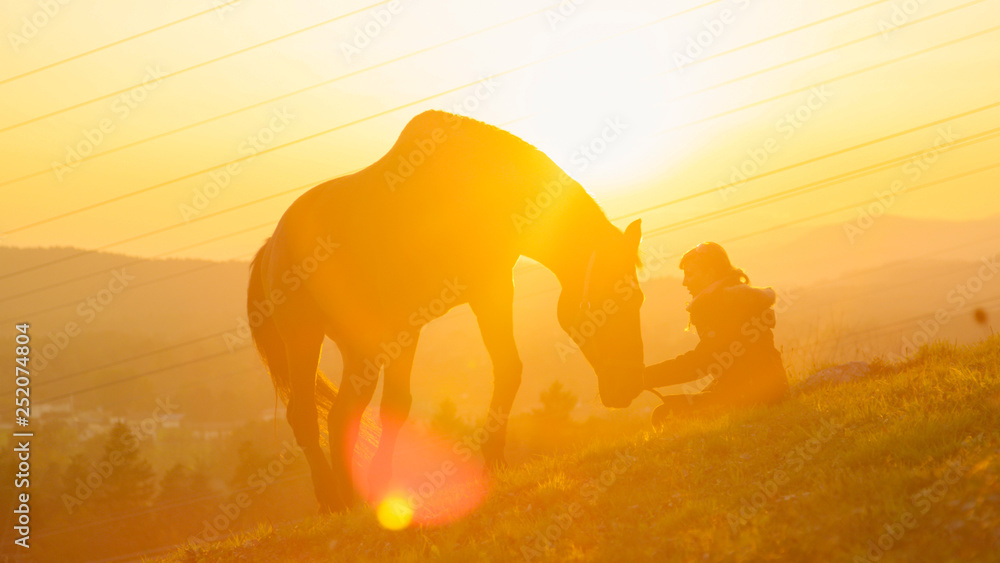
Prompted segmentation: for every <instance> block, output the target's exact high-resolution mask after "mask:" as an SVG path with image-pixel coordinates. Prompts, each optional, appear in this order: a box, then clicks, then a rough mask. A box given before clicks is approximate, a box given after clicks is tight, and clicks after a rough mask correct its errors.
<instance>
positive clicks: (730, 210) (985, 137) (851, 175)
mask: <svg viewBox="0 0 1000 563" xmlns="http://www.w3.org/2000/svg"><path fill="white" fill-rule="evenodd" d="M998 136H1000V127H996V128H994V129H990V130H989V131H986V132H983V133H979V134H977V135H974V136H971V137H967V138H966V139H963V141H958V142H955V143H953V144H951V145H948V146H947V147H941V148H938V149H924V150H920V151H916V152H913V153H910V154H906V155H903V156H900V157H896V158H893V159H890V160H888V161H883V162H880V163H877V164H874V165H869V166H864V167H862V168H858V169H855V170H852V171H850V172H845V173H841V174H837V175H834V176H831V177H829V178H825V179H823V180H819V181H817V182H812V183H809V184H805V185H802V186H799V187H796V188H792V189H790V190H785V191H783V192H777V193H774V194H770V195H767V196H764V197H761V198H758V199H755V200H751V201H748V202H745V203H741V204H738V205H734V206H732V207H727V208H724V209H720V210H718V211H711V212H709V213H705V214H702V215H699V216H696V217H692V218H689V219H684V220H682V221H677V222H675V223H672V224H669V225H665V226H662V227H658V228H656V229H653V230H652V231H650V232H649V233H648V234H650V235H652V234H659V233H666V232H670V231H674V230H677V229H679V228H684V227H689V226H692V225H697V224H701V223H704V222H705V221H710V220H713V219H718V218H721V217H726V216H729V215H733V214H734V213H739V212H742V211H746V210H749V209H755V208H757V207H760V206H762V205H767V204H770V203H774V202H776V201H781V200H783V199H787V198H789V197H794V196H797V195H801V194H803V193H809V192H812V191H817V190H820V189H823V188H827V187H830V186H833V185H836V184H839V183H841V182H845V181H850V180H856V179H857V178H861V177H864V176H868V175H871V174H875V173H878V172H884V171H886V170H889V169H891V168H893V167H895V166H896V165H897V164H899V163H901V162H905V161H907V160H910V159H912V158H914V157H915V156H919V155H921V154H925V153H927V152H928V150H935V151H936V152H937V153H938V154H940V153H943V152H947V151H950V150H957V149H961V148H966V147H968V146H970V145H974V144H977V143H982V142H986V141H991V140H993V139H996V138H997V137H998ZM956 177H957V176H956ZM907 191H908V190H907Z"/></svg>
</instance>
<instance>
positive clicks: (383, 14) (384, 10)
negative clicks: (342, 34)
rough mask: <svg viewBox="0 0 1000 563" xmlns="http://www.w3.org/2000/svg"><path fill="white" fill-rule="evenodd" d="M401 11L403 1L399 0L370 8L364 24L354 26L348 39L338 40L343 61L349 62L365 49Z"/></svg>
mask: <svg viewBox="0 0 1000 563" xmlns="http://www.w3.org/2000/svg"><path fill="white" fill-rule="evenodd" d="M402 11H403V3H402V2H401V1H400V0H393V1H392V2H389V3H388V4H386V5H385V6H379V7H378V8H375V9H374V10H372V12H371V15H370V16H369V19H368V21H367V22H365V24H364V25H359V26H355V27H354V35H352V36H351V39H350V41H341V42H340V53H341V54H342V55H344V62H346V63H347V64H351V63H352V62H353V61H354V59H355V58H357V57H358V56H360V55H361V52H362V51H364V50H365V49H367V48H368V47H369V46H370V45H371V44H372V41H374V40H375V39H376V38H377V37H379V36H380V35H382V33H383V32H385V30H386V28H388V27H389V24H391V23H392V20H393V19H395V18H396V16H398V15H399V14H400V13H401V12H402Z"/></svg>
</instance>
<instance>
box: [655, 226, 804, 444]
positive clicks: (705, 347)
mask: <svg viewBox="0 0 1000 563" xmlns="http://www.w3.org/2000/svg"><path fill="white" fill-rule="evenodd" d="M680 267H681V269H682V270H684V287H686V288H687V290H688V292H690V293H691V297H692V300H691V304H690V305H689V306H688V308H687V310H688V312H689V313H690V314H691V324H692V325H694V327H695V329H697V331H698V338H699V339H700V341H699V342H698V346H697V347H696V348H695V349H694V350H692V351H690V352H688V353H686V354H683V355H681V356H678V357H676V358H674V359H672V360H667V361H665V362H662V363H659V364H655V365H652V366H648V367H646V371H645V374H644V379H645V386H646V388H647V389H652V388H655V387H663V386H666V385H677V384H688V385H686V386H685V387H686V388H685V390H684V392H685V393H686V394H684V395H673V396H668V397H666V398H665V399H664V402H665V404H664V405H663V406H661V407H658V408H657V409H656V411H654V413H653V423H654V424H656V425H659V424H660V423H662V422H663V420H664V419H665V418H666V417H667V416H669V414H670V413H671V412H674V413H678V414H682V413H688V412H692V411H696V410H701V409H703V408H705V407H711V406H721V407H739V406H746V405H753V404H763V403H773V402H777V401H779V400H781V399H782V398H783V397H784V396H785V394H786V393H787V391H788V378H787V376H786V375H785V368H784V366H783V365H782V363H781V354H780V353H779V352H778V350H777V349H775V347H774V334H773V333H772V332H771V329H773V328H774V324H775V315H774V309H773V308H772V307H773V306H774V302H775V293H774V290H773V289H771V288H756V287H751V286H750V285H749V283H750V279H749V278H748V277H747V275H746V274H745V273H743V270H740V269H738V268H734V267H733V265H732V263H731V262H730V261H729V255H728V254H726V251H725V250H724V249H723V248H722V247H721V246H719V245H718V244H716V243H714V242H706V243H704V244H699V245H698V246H696V247H695V248H694V249H692V250H690V251H689V252H688V253H687V254H685V255H684V257H683V258H681V263H680ZM703 378H708V379H703Z"/></svg>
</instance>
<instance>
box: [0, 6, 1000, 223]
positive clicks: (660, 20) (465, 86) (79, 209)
mask: <svg viewBox="0 0 1000 563" xmlns="http://www.w3.org/2000/svg"><path fill="white" fill-rule="evenodd" d="M715 1H718V0H715ZM713 3H714V2H713ZM675 15H676V14H672V15H669V16H666V17H664V18H659V19H657V20H653V21H650V22H647V23H645V24H641V25H639V26H635V27H633V28H630V29H628V30H625V31H621V32H618V33H615V34H612V35H610V36H607V37H604V38H602V39H598V40H596V41H593V42H590V43H585V44H583V45H581V46H578V47H575V48H573V49H569V50H567V51H564V52H562V53H557V54H555V55H550V56H548V57H543V58H541V59H538V60H535V61H531V62H529V63H526V64H523V65H519V66H517V67H514V68H511V69H508V70H505V71H502V72H500V73H497V74H494V75H493V77H496V76H502V75H505V74H510V73H513V72H518V71H520V70H523V69H525V68H528V67H531V66H534V65H536V64H540V63H543V62H547V61H550V60H553V59H556V58H560V57H563V56H566V55H568V54H571V53H574V52H576V51H580V50H583V49H586V48H589V47H592V46H594V45H597V44H600V43H603V42H605V41H609V40H611V39H615V38H617V37H620V36H623V35H627V34H630V33H634V32H636V31H638V30H640V29H643V28H645V27H649V26H651V25H655V24H657V23H661V22H662V21H665V20H667V19H670V18H672V17H675ZM996 29H1000V26H995V27H994V28H990V29H988V30H986V31H981V32H978V33H975V34H971V35H968V36H965V37H963V38H960V39H957V40H953V41H949V42H946V43H942V44H940V45H936V46H934V47H931V48H928V49H924V50H921V51H917V52H915V53H910V54H908V55H904V56H902V57H898V58H896V59H893V60H890V61H886V62H883V63H880V64H879V65H875V66H873V67H868V68H865V69H862V70H860V71H856V72H854V73H849V74H848V75H842V76H840V77H836V78H834V79H831V80H829V81H827V82H830V81H836V80H840V79H842V78H845V77H847V76H849V75H854V74H859V73H861V72H867V71H869V70H872V69H874V68H878V67H881V66H886V65H888V64H892V63H894V62H898V61H900V60H904V59H906V58H912V57H914V56H916V55H919V54H923V53H926V52H929V51H932V50H935V49H940V48H943V47H946V46H949V45H952V44H955V43H958V42H960V41H964V40H968V39H971V38H973V37H977V36H979V35H983V34H985V33H988V32H991V31H994V30H996ZM479 82H480V81H475V82H469V83H466V84H463V85H461V86H458V87H455V88H452V89H449V90H446V91H444V92H439V93H437V94H433V95H431V96H428V97H425V98H422V99H419V100H416V101H413V102H409V103H407V104H403V105H401V106H397V107H395V108H391V109H389V110H385V111H382V112H379V113H376V114H373V115H370V116H367V117H365V118H362V119H359V120H355V121H352V122H349V123H346V124H343V125H339V126H337V127H333V128H331V129H327V130H324V131H320V132H318V133H314V134H311V135H308V136H306V137H302V138H300V139H296V140H294V141H289V142H287V143H283V144H279V145H276V146H274V147H269V148H267V149H263V150H261V151H259V152H257V153H256V154H255V155H251V156H247V157H241V158H237V159H234V160H230V161H228V162H225V163H222V164H219V165H216V166H212V167H209V168H205V169H203V170H199V171H197V172H194V173H191V174H187V175H184V176H181V177H178V178H174V179H172V180H168V181H165V182H161V183H159V184H155V185H153V186H149V187H147V188H143V189H141V190H138V191H134V192H130V193H127V194H123V195H121V196H118V197H115V198H111V199H108V200H105V201H102V202H98V203H95V204H91V205H88V206H84V207H81V208H78V209H76V210H73V211H70V212H66V213H63V214H60V215H56V216H53V217H49V218H47V219H43V220H40V221H36V222H34V223H30V224H27V225H22V226H20V227H17V228H14V229H12V230H8V231H7V233H9V234H13V233H16V232H20V231H23V230H26V229H30V228H33V227H37V226H40V225H43V224H46V223H49V222H51V221H55V220H58V219H62V218H65V217H68V216H72V215H75V214H77V213H81V212H84V211H89V210H91V209H95V208H97V207H101V206H103V205H107V204H109V203H114V202H117V201H121V200H123V199H126V198H128V197H132V196H134V195H138V194H141V193H145V192H148V191H151V190H154V189H157V188H159V187H162V186H165V185H168V184H172V183H175V182H179V181H182V180H185V179H188V178H191V177H193V176H197V175H200V174H203V173H205V172H209V171H211V170H214V169H217V168H221V167H224V166H228V165H230V164H235V163H238V162H241V161H243V160H246V159H248V158H252V157H256V156H259V155H261V154H264V153H268V152H271V151H274V150H278V149H281V148H286V147H289V146H291V145H295V144H298V143H301V142H303V141H306V140H310V139H313V138H316V137H319V136H322V135H325V134H329V133H332V132H334V131H337V130H340V129H344V128H346V127H350V126H352V125H356V124H359V123H362V122H364V121H368V120H370V119H374V118H377V117H381V116H383V115H386V114H388V113H392V112H394V111H398V110H400V109H404V108H407V107H411V106H414V105H417V104H420V103H423V102H426V101H429V100H431V99H433V98H437V97H440V96H443V95H446V94H450V93H453V92H456V91H459V90H462V89H464V88H468V87H471V86H474V85H476V84H478V83H479ZM821 84H822V83H821ZM805 89H806V90H807V89H809V87H807V88H805ZM800 91H803V89H796V90H793V91H791V92H788V93H786V94H782V95H780V96H777V97H776V98H778V97H782V96H785V95H790V94H792V93H796V92H800ZM776 98H771V99H768V100H763V101H759V102H755V103H754V104H751V105H756V104H759V103H765V102H767V101H771V100H772V99H776ZM745 107H751V106H745ZM740 109H745V108H740ZM732 111H738V110H730V111H728V112H723V113H722V114H718V115H716V116H715V117H719V116H721V115H725V114H727V113H732ZM693 123H694V122H692V123H689V124H687V125H691V124H693ZM687 125H685V126H687Z"/></svg>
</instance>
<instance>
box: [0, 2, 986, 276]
mask: <svg viewBox="0 0 1000 563" xmlns="http://www.w3.org/2000/svg"><path fill="white" fill-rule="evenodd" d="M47 2H48V3H47ZM47 2H46V1H43V2H36V1H34V0H32V1H25V0H17V1H11V2H4V3H3V6H2V8H0V10H2V12H3V16H2V19H0V21H2V22H3V32H4V47H3V48H0V61H2V64H0V69H2V71H0V101H2V107H3V109H4V111H3V115H2V118H0V154H2V155H3V156H2V159H3V160H2V164H3V165H2V166H0V190H2V193H3V195H4V201H5V202H6V203H7V205H4V206H2V207H0V231H3V234H4V238H3V239H2V240H0V242H2V243H3V244H5V245H9V246H40V245H41V246H48V245H62V246H69V245H71V246H77V247H81V248H88V249H98V248H103V249H107V250H111V251H117V252H125V253H132V254H140V255H151V256H152V255H166V256H198V257H207V258H213V259H232V258H244V257H246V255H247V254H249V253H251V252H253V251H254V250H255V249H256V248H257V247H259V245H260V243H261V241H262V240H263V239H264V238H265V237H266V236H268V235H269V234H270V231H271V227H269V226H267V225H268V224H270V223H273V222H274V221H276V220H277V219H278V218H279V217H280V215H281V213H282V212H283V211H284V209H285V208H286V207H287V206H288V204H289V203H290V202H291V201H292V200H293V199H294V198H295V197H296V196H297V195H298V194H299V193H301V192H302V191H304V189H306V188H307V187H309V186H311V185H314V184H316V183H318V182H320V181H322V180H324V179H327V178H330V177H335V176H338V175H340V174H344V173H347V172H351V171H353V170H356V169H359V168H362V167H364V166H366V165H367V164H369V163H371V162H372V161H374V160H375V159H376V158H378V157H379V156H381V154H383V153H384V152H385V151H386V150H387V149H388V148H389V146H390V145H391V144H392V142H393V141H394V140H395V138H396V135H397V134H398V132H399V131H400V129H401V128H402V127H403V125H404V124H405V123H406V121H408V120H409V119H410V118H411V117H412V116H413V115H415V114H416V113H419V112H420V111H423V110H425V109H430V108H438V109H446V110H455V109H456V108H461V109H460V111H461V112H462V113H465V114H467V115H470V116H472V117H475V118H477V119H481V120H484V121H487V122H489V123H493V124H496V125H499V126H501V127H504V128H506V129H508V130H510V131H512V132H514V133H515V134H517V135H519V136H521V137H522V138H524V139H525V140H527V141H529V142H531V143H533V144H535V145H536V146H538V147H539V148H541V149H542V150H544V151H545V152H546V153H547V154H549V156H551V157H552V158H553V159H554V160H555V161H556V162H558V163H559V164H560V165H562V166H563V167H564V168H565V169H566V170H567V172H569V173H570V174H571V175H572V176H574V177H575V178H577V179H578V180H580V181H581V183H583V184H584V186H585V187H587V189H588V190H589V191H590V192H591V193H592V194H593V195H594V196H595V197H596V198H597V199H598V200H599V201H600V202H601V203H602V204H603V205H604V206H605V209H606V210H607V211H608V214H609V216H611V217H612V218H613V219H615V220H616V223H617V224H618V225H619V226H622V227H623V226H624V225H625V224H626V223H627V221H628V220H629V219H630V218H631V216H630V215H629V214H632V213H635V212H636V211H638V210H642V209H646V208H650V207H654V206H656V205H659V204H663V203H668V202H671V201H673V200H676V199H678V198H681V197H683V196H686V195H689V194H696V193H700V192H710V193H707V194H706V195H703V196H701V197H697V198H693V199H691V200H688V201H685V202H681V203H676V204H673V205H667V206H664V207H661V208H658V209H655V210H651V211H648V212H645V213H643V214H642V215H641V216H642V217H643V219H644V229H645V231H646V232H647V233H650V232H654V230H655V229H657V228H664V227H669V226H671V225H672V224H673V223H676V222H679V221H684V220H688V219H691V218H693V217H698V216H701V215H703V214H706V213H712V212H717V211H721V210H724V209H726V208H732V207H734V206H740V205H743V206H746V205H747V204H748V203H750V202H753V201H754V200H757V199H759V198H763V197H767V196H771V195H777V194H781V193H782V192H785V191H788V190H791V189H794V188H797V187H800V186H807V185H809V184H812V183H815V182H817V181H820V180H824V179H826V178H829V177H832V176H836V175H839V174H844V173H846V172H850V171H852V170H856V169H861V168H864V167H868V166H875V165H879V164H881V163H884V162H886V161H890V160H891V159H895V158H897V157H901V156H904V155H907V154H910V153H919V152H921V151H930V150H934V147H935V146H938V147H939V149H938V150H934V152H931V153H928V154H925V155H924V156H923V157H922V158H921V162H909V161H907V160H900V161H898V162H895V163H891V162H890V163H889V164H887V165H886V166H885V167H883V168H882V169H880V170H876V171H875V173H873V174H869V175H865V176H862V177H859V178H857V179H852V180H850V181H845V182H840V183H837V184H832V185H829V186H827V187H822V188H817V189H812V190H809V191H806V192H805V193H803V194H801V195H797V196H795V197H787V198H785V199H780V200H777V201H773V202H769V203H766V204H762V205H758V206H756V207H753V208H750V209H744V208H738V207H737V208H735V211H736V212H735V213H734V214H733V215H731V216H728V217H726V218H724V219H720V220H714V221H708V222H704V223H702V224H697V225H694V226H689V227H686V228H683V229H678V230H673V231H671V232H670V236H669V237H662V236H661V237H660V239H659V240H667V239H669V242H670V246H671V247H673V246H676V247H677V248H678V249H681V248H683V247H686V246H687V245H688V244H689V243H691V242H697V241H698V240H701V239H703V238H714V239H725V238H726V237H731V236H736V235H739V234H743V233H747V232H751V231H754V230H758V229H760V228H762V227H763V226H767V225H771V224H780V223H784V222H788V221H793V220H795V219H800V218H805V217H809V216H812V215H816V214H819V213H822V212H825V211H828V210H835V209H838V208H844V207H849V206H852V205H859V204H861V203H867V202H868V201H869V200H872V199H874V198H875V195H876V193H877V192H880V191H884V190H887V189H890V188H891V186H893V185H894V184H893V183H894V182H901V184H899V183H897V184H895V185H896V186H897V187H900V188H901V191H900V193H899V194H898V195H897V197H896V198H895V199H894V200H893V203H892V205H891V208H890V212H891V213H893V214H899V215H905V216H913V217H922V218H939V219H950V220H959V221H961V220H970V219H978V218H984V217H988V216H992V215H995V214H998V213H1000V197H997V195H996V194H997V187H998V181H1000V169H998V168H990V169H987V170H985V171H983V172H978V173H974V174H967V175H965V176H962V177H959V178H956V179H954V180H950V181H946V182H940V180H944V179H947V178H949V177H951V176H955V175H958V174H963V173H968V172H971V171H974V170H976V169H979V168H983V167H986V166H990V165H992V164H997V163H998V162H1000V159H998V158H997V155H998V154H1000V140H996V139H995V138H994V137H990V136H989V135H990V134H991V130H992V129H994V128H998V127H1000V106H998V107H992V108H987V109H982V110H980V111H973V110H979V109H980V108H983V107H985V106H988V105H990V104H997V103H1000V30H998V29H997V26H998V25H1000V17H998V16H1000V0H976V1H966V2H955V1H949V2H942V1H935V0H925V1H922V2H921V1H918V0H907V1H900V0H893V1H888V2H870V1H841V0H838V1H835V2H822V3H820V2H816V3H804V2H791V1H787V0H785V1H780V2H767V3H765V2H760V1H759V0H724V1H718V2H696V1H685V2H681V3H678V2H669V3H668V2H654V1H645V2H640V1H628V0H622V1H611V0H586V1H582V0H580V1H577V2H574V1H573V0H565V1H563V2H561V3H558V4H555V3H546V2H541V1H528V0H512V1H508V2H502V3H501V2H492V3H489V4H486V3H480V2H468V1H464V2H463V1H458V0H453V1H433V0H423V1H421V0H414V1H412V2H409V1H405V0H398V1H395V2H382V3H379V4H378V5H377V6H374V7H371V8H369V9H365V8H366V7H369V6H372V5H373V4H374V2H359V1H351V2H319V1H304V2H281V3H278V2H263V1H259V0H241V1H238V2H235V3H233V4H232V5H229V6H223V7H217V8H215V9H213V2H209V1H207V0H201V1H176V2H169V3H163V2H156V3H153V2H136V3H125V2H111V1H105V0H94V1H92V2H88V3H76V2H66V3H65V5H63V4H62V3H60V2H59V0H47ZM221 3H222V2H221V0H218V1H216V2H214V4H221ZM46 9H48V11H47V12H46ZM199 12H205V13H204V14H202V15H198V16H195V17H191V18H189V19H187V20H185V21H181V22H180V23H176V24H174V25H167V24H170V23H171V22H175V21H177V20H182V19H183V18H187V17H188V16H192V15H193V14H198V13H199ZM345 14H350V15H347V16H346V17H339V18H338V16H343V15H345ZM329 20H333V21H329ZM324 22H329V23H324ZM156 28H160V29H156ZM800 28H801V29H800ZM149 30H154V31H151V32H149V33H144V32H147V31H149ZM139 34H141V35H139ZM136 35H138V37H135V38H132V39H129V38H131V37H133V36H136ZM285 36H287V37H285ZM123 39H127V40H125V41H121V40H123ZM116 42H118V43H116ZM109 44H112V45H111V46H109V47H107V48H102V47H104V46H106V45H109ZM91 51H93V52H91ZM62 61H65V62H62ZM50 65H51V66H50ZM37 69H41V70H37ZM36 70H37V71H36ZM165 75H166V77H164V76H165ZM340 77H343V78H342V79H339V80H338V78H340ZM143 83H145V85H144V86H143V85H142V84H143ZM970 112H971V113H970ZM963 113H964V114H966V115H964V116H963V117H958V118H954V119H950V120H949V118H953V117H954V116H957V115H960V114H963ZM939 120H948V121H943V122H942V123H941V124H940V125H937V126H932V127H925V128H921V129H916V130H914V131H912V132H910V133H906V134H903V135H897V136H894V137H892V138H890V139H887V140H884V141H880V142H874V143H871V144H869V145H867V146H864V147H862V148H859V149H856V150H851V151H846V152H843V153H841V154H839V155H835V156H832V157H829V158H824V159H820V160H816V161H814V162H810V163H807V164H803V165H800V166H794V167H792V168H790V169H788V170H785V171H780V172H775V173H773V174H770V175H766V176H764V177H761V178H760V179H758V180H755V181H752V182H748V183H746V184H744V185H740V186H738V187H735V188H734V189H728V190H722V189H719V186H720V185H721V184H724V183H726V182H728V181H730V180H731V179H732V178H733V173H734V170H739V169H740V168H743V169H744V171H749V172H750V174H751V175H753V174H760V173H767V172H770V171H776V170H780V169H782V168H785V167H788V166H791V165H797V164H799V163H801V162H803V161H809V160H810V159H814V158H816V157H819V156H823V155H826V154H828V153H831V152H835V151H840V150H843V149H847V148H849V147H853V146H855V145H859V144H863V143H867V142H870V141H875V140H877V139H880V138H881V137H885V136H889V135H893V134H895V133H899V132H903V131H906V130H908V129H911V128H915V127H919V126H922V125H925V124H928V123H932V122H935V121H939ZM102 128H103V130H102ZM602 135H603V138H602ZM587 146H590V147H591V148H590V150H589V151H587V152H585V151H584V150H581V147H587ZM257 151H264V152H263V153H262V154H260V155H259V156H255V153H256V152H257ZM88 154H89V155H90V158H85V159H83V160H82V161H81V160H78V159H79V157H80V156H86V155H88ZM251 156H252V157H253V158H250V159H247V157H251ZM237 159H244V160H241V161H239V162H238V169H236V170H237V171H236V172H235V173H227V172H226V168H225V165H226V164H227V163H229V162H231V161H234V160H237ZM212 182H216V183H220V184H225V188H224V189H221V190H219V191H218V193H217V195H215V197H203V198H202V197H201V196H199V195H198V194H199V193H202V194H204V193H205V191H206V189H207V190H209V193H211V190H212V189H213V188H212V187H211V183H212ZM935 182H937V183H936V184H935ZM923 184H930V185H928V186H927V187H926V188H920V189H918V190H914V191H913V192H912V193H910V192H909V189H910V188H918V187H920V186H922V185H923ZM295 188H301V189H298V190H295V191H290V192H289V190H294V189H295ZM281 192H288V193H284V194H281ZM276 194H280V195H276ZM263 198H267V199H263ZM258 200H262V201H259V202H258ZM91 206H93V207H92V208H90V209H87V208H88V207H91ZM240 206H242V207H240ZM199 208H200V209H199ZM230 209H233V211H227V210H230ZM220 212H224V213H221V214H219V215H217V216H210V215H212V214H214V213H220ZM856 215H857V211H856V210H854V209H850V210H847V211H841V212H838V213H833V214H829V215H827V216H824V217H821V218H818V219H815V220H812V221H810V222H809V223H807V225H808V224H817V225H818V224H831V223H833V224H836V223H838V222H840V223H842V222H844V221H847V220H850V219H852V218H853V217H854V216H856ZM209 216H210V217H209ZM258 226H259V227H258ZM254 227H257V228H254ZM160 230H162V232H156V233H155V234H149V235H147V233H154V231H160ZM143 235H146V236H143ZM216 239H218V240H216ZM655 240H657V239H656V237H653V236H647V238H646V244H650V243H652V241H655ZM123 241H124V242H123ZM206 241H212V242H207V243H206Z"/></svg>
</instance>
